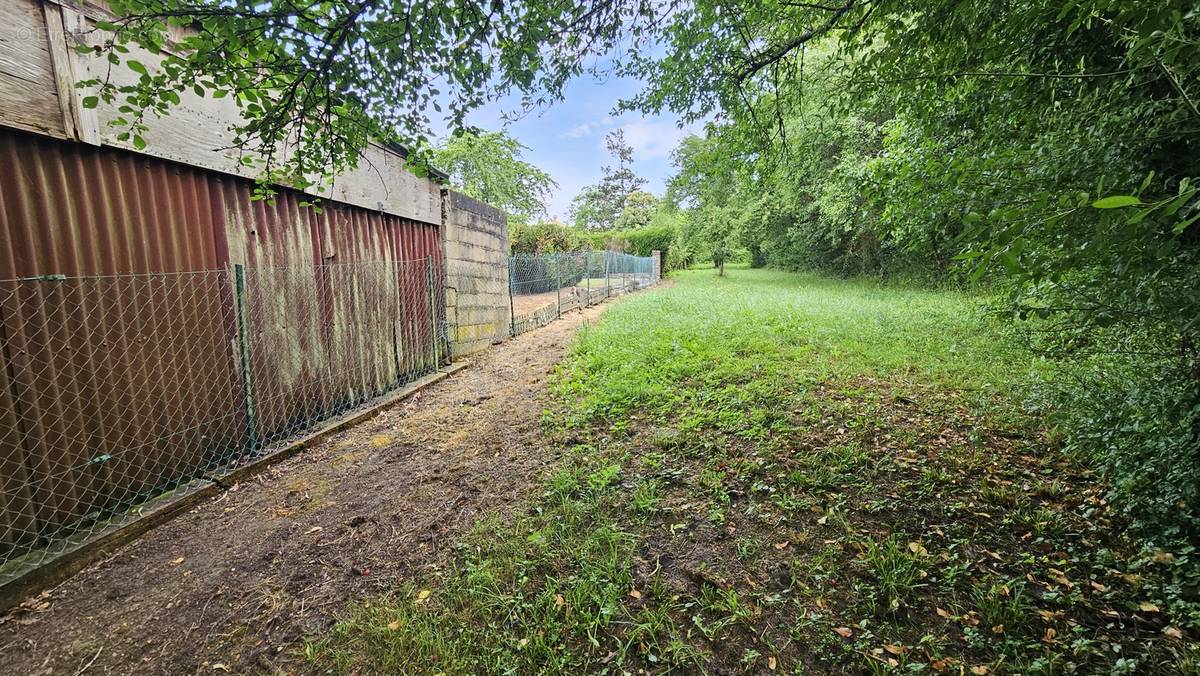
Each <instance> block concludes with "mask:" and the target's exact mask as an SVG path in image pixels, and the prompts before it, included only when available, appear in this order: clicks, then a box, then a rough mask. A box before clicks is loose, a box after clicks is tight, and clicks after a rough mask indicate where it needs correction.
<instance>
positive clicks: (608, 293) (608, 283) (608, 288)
mask: <svg viewBox="0 0 1200 676" xmlns="http://www.w3.org/2000/svg"><path fill="white" fill-rule="evenodd" d="M611 257H612V256H611V254H610V253H609V252H607V251H605V252H604V289H605V292H604V297H605V298H612V295H613V292H612V274H611V271H612V265H611V264H610V263H609V258H611Z"/></svg>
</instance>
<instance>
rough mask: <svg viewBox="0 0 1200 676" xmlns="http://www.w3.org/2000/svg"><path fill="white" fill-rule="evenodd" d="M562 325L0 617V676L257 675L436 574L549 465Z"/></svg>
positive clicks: (569, 318)
mask: <svg viewBox="0 0 1200 676" xmlns="http://www.w3.org/2000/svg"><path fill="white" fill-rule="evenodd" d="M601 312H603V306H597V307H592V308H587V309H585V310H584V311H582V312H574V313H571V314H569V315H566V316H564V317H563V319H562V320H561V321H557V322H554V323H552V324H550V325H548V326H546V327H545V328H542V329H540V330H538V331H533V332H529V333H526V334H523V335H521V336H518V337H517V338H515V339H513V340H510V341H508V342H506V343H504V344H502V345H498V346H496V347H493V348H492V349H490V350H488V351H486V352H484V353H483V354H481V355H478V356H476V357H473V358H472V361H474V363H473V364H472V365H471V367H470V368H467V369H464V370H462V371H459V372H458V373H456V374H454V375H452V376H450V377H449V378H447V379H446V380H443V381H441V382H439V383H436V384H434V385H432V386H431V387H429V388H428V389H426V390H424V391H422V392H420V393H418V394H416V395H415V396H414V397H412V398H410V399H408V400H407V401H405V402H404V403H402V404H400V405H397V406H396V407H394V408H392V409H390V410H388V411H385V412H383V413H382V414H381V415H379V416H377V417H375V418H373V419H371V420H370V421H367V422H365V423H363V424H361V425H358V426H356V427H354V428H352V429H349V430H346V431H344V432H341V433H339V434H336V435H334V436H332V437H330V438H329V439H328V440H326V441H325V442H324V443H322V444H320V445H319V446H317V447H314V448H312V449H309V450H307V451H305V452H303V453H301V454H299V455H298V456H297V457H295V458H292V459H290V460H288V461H286V462H283V463H281V464H280V465H278V466H276V467H274V468H272V469H271V470H269V471H267V472H265V473H264V474H262V475H259V476H258V477H257V478H256V479H255V480H253V481H251V482H248V483H246V484H241V485H236V486H233V487H231V488H230V489H229V490H228V491H226V492H224V493H222V494H221V495H220V496H218V497H216V498H213V499H212V500H209V501H207V502H205V503H204V504H202V505H200V506H199V507H197V508H195V509H193V510H192V511H190V512H188V513H187V514H185V515H183V516H181V517H179V518H177V519H175V520H174V521H172V522H170V523H168V524H166V525H164V526H161V527H159V528H157V529H155V530H153V531H151V532H150V533H148V534H147V535H146V536H144V537H143V538H141V539H140V540H138V541H136V542H134V543H132V544H130V545H129V546H127V547H125V548H123V549H121V550H119V551H118V552H116V553H115V554H114V555H112V556H111V557H109V558H107V559H106V560H104V561H101V562H99V563H97V564H94V565H92V566H91V567H89V568H88V569H86V570H84V571H83V572H81V573H80V574H78V575H76V576H75V577H73V578H71V579H70V580H68V581H67V582H65V583H63V584H62V585H60V586H58V587H57V588H55V589H53V590H50V591H49V592H48V593H47V594H45V595H44V597H43V598H41V599H40V600H39V601H38V602H37V603H33V604H28V605H29V606H31V607H26V608H22V609H18V610H16V611H14V612H12V613H10V614H9V615H6V616H4V617H0V664H2V665H3V667H0V671H3V672H4V673H13V674H76V673H89V674H92V673H120V674H125V673H164V674H165V673H170V674H181V673H213V672H223V671H228V672H233V673H246V672H256V671H261V672H271V671H277V670H279V669H281V668H286V669H287V670H289V671H293V670H296V669H297V668H299V669H303V666H304V665H303V663H302V662H300V661H299V659H298V655H297V652H296V651H297V648H298V647H299V646H300V645H301V641H302V639H303V637H304V636H306V635H308V634H310V633H312V632H315V631H318V630H321V629H324V628H325V627H327V626H329V624H330V623H331V622H332V620H333V614H334V613H335V611H336V610H337V609H339V608H340V607H342V606H343V605H344V604H345V603H346V602H347V601H348V600H350V599H353V598H359V597H363V596H369V595H372V594H376V593H380V592H382V591H385V590H387V589H388V588H390V587H392V586H394V585H395V584H396V583H397V582H400V581H403V580H405V579H407V578H410V577H412V576H413V575H415V574H417V573H418V572H420V571H423V570H424V571H428V570H429V569H431V568H436V567H438V566H440V565H442V564H443V563H444V562H445V560H446V559H447V556H448V555H449V554H450V550H451V548H452V546H453V543H454V542H455V540H456V539H457V537H458V536H459V535H461V534H462V533H463V532H464V531H465V530H467V529H469V528H470V526H471V524H472V523H473V522H475V521H476V520H477V519H478V518H480V517H481V516H484V515H488V514H495V513H502V514H503V513H506V512H507V510H509V508H510V507H512V506H513V505H514V504H515V503H517V502H518V501H519V500H520V499H521V498H522V497H524V495H525V491H526V490H527V489H529V488H530V487H532V486H536V485H537V478H538V475H539V473H540V472H541V471H542V469H543V467H544V466H546V465H547V463H549V462H550V461H552V460H553V458H552V453H553V449H552V446H551V445H550V444H548V443H545V442H544V440H543V439H542V436H541V425H540V420H541V415H542V410H543V399H542V397H543V394H544V392H545V388H546V378H547V375H548V374H549V372H550V371H551V370H552V369H553V367H554V365H555V364H556V363H557V362H558V361H559V360H560V359H561V358H562V357H563V356H564V355H565V354H566V351H567V349H568V347H569V345H570V343H571V340H572V338H573V336H574V333H575V330H576V328H577V327H578V326H580V325H581V324H584V323H586V322H590V321H594V320H595V319H596V318H597V317H598V316H599V315H600V313H601Z"/></svg>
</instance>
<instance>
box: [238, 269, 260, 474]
mask: <svg viewBox="0 0 1200 676" xmlns="http://www.w3.org/2000/svg"><path fill="white" fill-rule="evenodd" d="M233 278H234V301H235V304H236V310H237V324H238V342H239V343H241V346H242V396H243V398H244V399H245V403H246V442H247V445H248V446H249V448H250V453H251V454H253V453H255V452H256V451H257V450H258V429H257V427H258V421H257V420H256V419H255V416H254V382H253V380H252V379H251V374H250V330H249V327H248V326H247V323H246V267H245V266H244V265H242V264H241V263H235V264H234V266H233Z"/></svg>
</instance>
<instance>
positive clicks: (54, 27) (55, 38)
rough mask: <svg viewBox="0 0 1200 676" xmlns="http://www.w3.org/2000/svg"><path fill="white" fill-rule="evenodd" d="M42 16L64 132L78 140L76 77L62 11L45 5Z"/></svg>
mask: <svg viewBox="0 0 1200 676" xmlns="http://www.w3.org/2000/svg"><path fill="white" fill-rule="evenodd" d="M42 15H43V16H44V17H45V18H46V44H47V45H48V47H49V50H50V66H51V69H52V70H53V73H54V85H55V87H56V88H57V90H58V96H57V98H58V109H59V111H60V112H61V113H62V119H63V130H64V131H65V132H66V134H67V136H68V137H70V138H74V139H78V138H80V135H79V113H78V112H77V110H78V108H79V106H78V104H77V103H76V100H75V76H74V69H73V68H71V56H70V54H69V53H68V52H67V38H66V29H64V28H63V17H62V11H61V10H60V9H59V6H58V5H54V4H51V3H48V2H47V3H44V4H43V5H42Z"/></svg>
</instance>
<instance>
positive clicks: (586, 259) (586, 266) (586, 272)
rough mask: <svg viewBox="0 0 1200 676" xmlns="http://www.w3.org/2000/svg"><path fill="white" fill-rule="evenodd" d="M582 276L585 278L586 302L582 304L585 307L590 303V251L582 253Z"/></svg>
mask: <svg viewBox="0 0 1200 676" xmlns="http://www.w3.org/2000/svg"><path fill="white" fill-rule="evenodd" d="M583 276H584V279H585V280H587V281H586V283H587V302H585V303H584V304H583V306H584V307H587V306H589V305H591V304H592V254H591V252H590V251H589V252H588V253H585V254H583Z"/></svg>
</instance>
